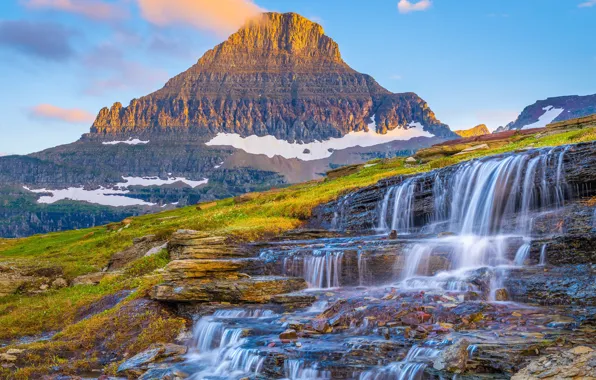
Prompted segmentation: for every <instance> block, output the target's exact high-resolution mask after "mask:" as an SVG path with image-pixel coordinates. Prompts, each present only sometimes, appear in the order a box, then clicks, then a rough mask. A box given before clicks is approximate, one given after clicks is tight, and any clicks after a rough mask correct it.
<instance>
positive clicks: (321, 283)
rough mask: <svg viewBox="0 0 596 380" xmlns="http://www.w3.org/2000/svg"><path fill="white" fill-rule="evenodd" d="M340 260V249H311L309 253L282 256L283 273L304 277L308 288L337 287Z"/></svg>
mask: <svg viewBox="0 0 596 380" xmlns="http://www.w3.org/2000/svg"><path fill="white" fill-rule="evenodd" d="M342 261H343V252H342V251H324V250H313V251H312V254H310V255H302V256H291V257H286V258H284V264H283V274H285V275H292V276H298V275H300V276H302V277H304V279H305V280H306V282H307V283H308V286H309V287H310V288H315V289H321V288H337V287H339V286H340V285H341V283H340V278H341V271H342Z"/></svg>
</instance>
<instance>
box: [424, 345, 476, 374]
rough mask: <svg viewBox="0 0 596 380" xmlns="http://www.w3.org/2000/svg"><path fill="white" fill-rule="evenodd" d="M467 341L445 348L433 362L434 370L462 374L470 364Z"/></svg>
mask: <svg viewBox="0 0 596 380" xmlns="http://www.w3.org/2000/svg"><path fill="white" fill-rule="evenodd" d="M469 345H470V344H469V342H468V341H467V340H466V339H461V340H458V341H457V342H455V343H454V344H452V345H451V346H448V347H447V348H445V349H444V350H443V351H441V353H440V354H439V356H438V357H437V358H436V359H435V360H434V362H433V368H434V369H436V370H438V371H443V370H445V371H447V372H451V373H462V372H464V371H465V370H466V367H467V362H468V346H469Z"/></svg>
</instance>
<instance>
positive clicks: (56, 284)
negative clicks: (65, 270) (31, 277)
mask: <svg viewBox="0 0 596 380" xmlns="http://www.w3.org/2000/svg"><path fill="white" fill-rule="evenodd" d="M67 286H68V282H67V281H66V280H65V279H63V278H57V279H55V280H54V281H52V289H62V288H66V287H67Z"/></svg>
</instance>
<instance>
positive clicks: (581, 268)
mask: <svg viewBox="0 0 596 380" xmlns="http://www.w3.org/2000/svg"><path fill="white" fill-rule="evenodd" d="M594 278H596V265H594V264H591V265H575V266H569V265H566V266H561V267H550V268H542V267H524V268H516V269H512V270H510V271H509V272H508V275H507V277H506V279H505V283H504V285H505V287H506V288H507V289H508V290H509V295H510V297H511V299H512V300H514V301H519V302H531V303H538V304H541V305H566V304H567V305H569V304H571V305H584V306H595V305H596V281H594Z"/></svg>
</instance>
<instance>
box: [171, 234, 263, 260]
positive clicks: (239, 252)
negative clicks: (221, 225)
mask: <svg viewBox="0 0 596 380" xmlns="http://www.w3.org/2000/svg"><path fill="white" fill-rule="evenodd" d="M168 252H169V253H170V258H171V259H172V260H187V259H219V258H225V257H246V256H250V253H251V252H248V249H245V248H243V247H241V246H239V245H237V244H233V243H232V242H230V241H229V239H228V238H227V237H224V236H214V235H210V234H207V233H205V232H200V231H193V230H178V231H176V232H175V233H174V234H173V235H172V237H171V239H170V242H169V243H168Z"/></svg>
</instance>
